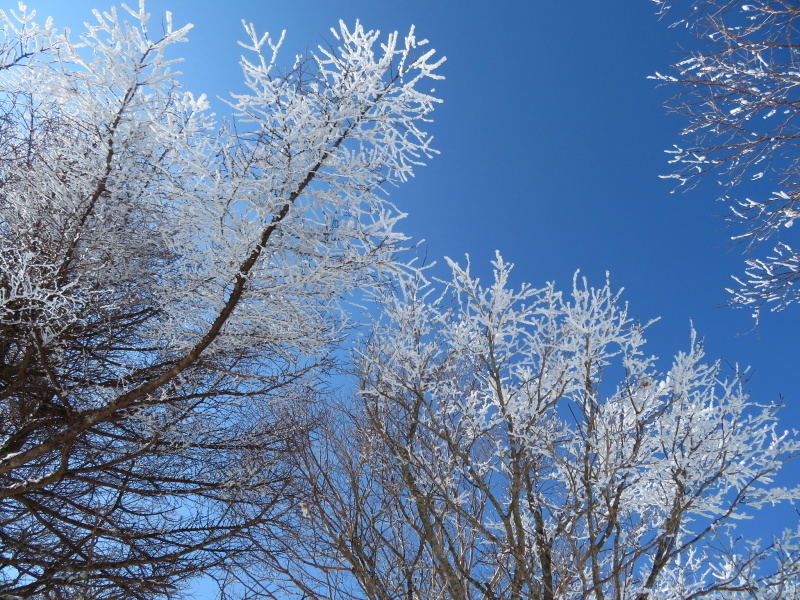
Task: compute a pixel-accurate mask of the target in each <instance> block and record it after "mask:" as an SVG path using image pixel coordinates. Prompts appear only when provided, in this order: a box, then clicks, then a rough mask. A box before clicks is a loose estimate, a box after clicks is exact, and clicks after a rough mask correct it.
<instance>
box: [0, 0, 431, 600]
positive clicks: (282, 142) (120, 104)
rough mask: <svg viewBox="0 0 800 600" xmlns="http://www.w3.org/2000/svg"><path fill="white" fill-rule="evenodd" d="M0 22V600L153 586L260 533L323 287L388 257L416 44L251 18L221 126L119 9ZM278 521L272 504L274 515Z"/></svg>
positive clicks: (334, 314)
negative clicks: (285, 65)
mask: <svg viewBox="0 0 800 600" xmlns="http://www.w3.org/2000/svg"><path fill="white" fill-rule="evenodd" d="M95 17H96V22H95V23H94V24H93V25H91V26H89V27H88V29H87V30H86V32H85V33H84V34H83V35H82V36H81V37H80V39H73V38H71V37H70V36H69V34H68V33H59V32H58V31H57V30H56V29H55V28H54V27H53V25H52V23H50V22H49V21H48V22H47V23H45V24H44V25H37V24H36V22H35V20H34V13H31V12H27V11H26V10H24V9H23V8H20V11H18V12H16V13H13V12H12V13H0V21H2V25H3V30H2V49H3V52H2V55H0V57H1V58H2V61H3V69H2V71H0V114H2V119H0V136H1V137H0V246H2V253H1V254H0V596H2V597H4V598H14V597H26V598H48V599H49V598H151V597H159V596H160V597H163V596H172V595H175V594H177V593H178V592H179V591H180V587H181V585H182V584H183V583H184V582H185V581H187V580H188V579H190V578H191V577H193V576H196V575H197V574H198V573H206V574H208V573H211V574H214V573H215V572H216V571H215V569H219V570H223V569H225V568H227V566H229V565H232V564H236V563H237V561H243V560H244V559H243V558H242V557H243V555H244V554H245V553H247V552H249V551H250V550H251V549H252V548H253V547H261V548H269V547H271V545H272V544H277V543H279V542H278V538H277V537H276V536H277V534H278V533H279V531H280V529H281V527H282V526H283V525H282V524H283V523H284V521H285V520H286V515H287V514H290V513H291V511H290V509H292V510H293V508H294V506H295V504H296V500H295V498H294V497H293V493H294V492H293V490H296V489H299V488H298V485H297V482H296V477H297V470H296V465H295V464H294V463H293V462H292V460H291V459H292V457H293V456H294V455H295V454H296V453H298V452H299V451H300V450H302V449H303V444H304V443H305V442H304V440H306V439H307V431H308V427H309V422H308V417H307V416H306V415H308V414H309V411H308V407H309V403H310V402H313V400H314V397H315V393H317V390H318V386H319V382H320V379H321V378H323V377H324V376H325V372H326V369H328V368H329V366H330V350H331V348H332V345H333V344H335V343H336V341H337V340H338V339H340V337H341V335H342V333H343V331H344V327H345V324H346V323H345V313H344V312H343V308H342V306H343V305H342V303H341V302H340V298H342V294H343V293H346V292H349V291H351V290H353V289H354V288H356V287H358V286H363V285H371V284H374V283H375V282H377V281H378V280H379V279H380V278H381V277H382V276H383V275H385V274H387V273H393V272H394V271H396V270H397V269H398V268H399V267H398V266H397V263H396V261H395V253H396V252H397V250H398V248H399V247H400V245H402V244H403V241H404V240H405V238H404V237H403V236H402V235H401V234H399V233H397V232H396V231H395V229H394V227H395V225H396V222H397V220H398V219H399V218H400V215H399V214H398V213H397V211H395V209H394V208H393V206H392V205H391V204H390V203H388V202H387V201H386V200H385V199H384V197H383V195H382V194H383V191H382V190H381V189H379V188H381V187H384V186H386V185H391V184H396V183H399V182H401V181H403V180H404V179H405V178H406V177H407V176H408V175H409V174H410V173H411V170H412V168H413V167H415V166H417V165H419V164H421V160H422V159H424V157H426V156H429V155H430V154H431V150H429V148H428V144H429V137H428V136H427V134H426V133H425V132H424V131H422V130H421V129H420V124H421V123H422V122H423V121H425V119H426V118H427V116H428V115H429V113H430V111H431V110H432V108H433V105H434V102H436V100H435V99H434V98H432V97H431V96H430V95H428V94H426V93H423V92H421V91H419V89H418V88H419V84H420V83H421V82H424V81H426V80H428V79H429V78H436V77H437V76H436V75H435V72H434V71H435V68H436V67H437V65H438V64H439V62H440V61H439V62H437V61H435V60H433V58H432V55H433V53H432V51H420V50H419V48H420V46H422V44H423V43H424V42H418V41H417V40H416V39H415V37H414V35H413V31H412V33H410V34H409V35H408V36H407V37H405V39H403V38H400V37H398V35H397V34H396V33H395V34H392V35H389V36H388V38H385V39H384V40H383V41H382V45H381V46H380V49H379V50H376V49H375V46H376V44H377V42H378V39H379V36H378V33H377V32H373V31H367V30H365V29H364V28H363V27H362V26H361V25H360V24H356V26H355V28H352V29H349V28H347V27H346V26H345V25H344V24H342V25H341V26H340V28H339V29H338V30H336V31H334V32H333V35H334V36H335V38H336V41H335V43H336V47H335V48H334V47H329V48H320V50H319V51H318V52H317V53H315V54H312V55H311V56H310V58H309V59H308V60H306V61H303V62H298V63H297V64H295V65H294V67H293V68H292V69H290V70H288V71H287V72H281V71H280V70H279V68H278V66H277V64H276V55H277V52H278V48H279V46H280V41H279V42H273V41H272V40H271V39H270V38H269V36H268V35H261V34H259V33H257V32H256V30H255V28H254V27H253V26H251V25H248V26H247V27H246V30H247V41H246V42H245V43H243V44H242V45H243V46H244V47H245V48H246V49H247V51H248V52H250V56H251V57H252V58H251V59H248V60H244V61H243V62H242V68H243V71H244V79H245V83H246V85H247V90H248V91H246V92H245V93H242V94H239V95H234V96H233V97H232V98H231V99H230V101H229V104H230V106H231V108H232V113H233V121H230V122H228V121H222V122H218V121H217V120H216V117H215V115H214V113H211V112H210V109H209V105H208V102H207V101H206V99H205V97H204V96H200V97H196V96H194V95H192V94H191V93H188V92H184V91H182V90H181V89H180V84H179V81H178V80H177V79H176V77H177V74H176V73H175V72H174V71H173V67H174V63H175V60H173V59H170V58H168V57H167V56H166V54H167V53H168V52H170V51H172V49H173V47H174V45H175V44H176V43H178V42H182V41H184V40H185V38H186V34H187V32H188V31H189V28H190V26H186V27H182V28H174V27H173V26H172V23H171V20H170V18H169V15H167V21H166V22H167V25H166V31H165V32H164V33H163V35H161V34H159V35H157V36H155V37H153V32H152V30H151V29H150V28H149V27H148V19H149V15H148V14H147V13H146V12H145V9H144V5H143V3H140V5H139V9H138V10H130V9H127V8H126V9H125V10H124V11H122V14H119V13H118V12H117V11H116V10H112V11H110V12H106V13H100V12H96V13H95ZM291 514H293V513H291Z"/></svg>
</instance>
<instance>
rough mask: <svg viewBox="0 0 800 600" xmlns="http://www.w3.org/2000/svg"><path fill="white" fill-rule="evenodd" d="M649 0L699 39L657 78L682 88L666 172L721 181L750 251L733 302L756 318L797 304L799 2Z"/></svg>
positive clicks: (688, 179) (684, 179) (688, 180)
mask: <svg viewBox="0 0 800 600" xmlns="http://www.w3.org/2000/svg"><path fill="white" fill-rule="evenodd" d="M656 3H657V4H658V5H659V6H660V9H661V12H662V13H667V12H669V14H670V18H673V20H676V23H675V24H676V25H680V26H682V27H687V28H689V29H690V30H691V31H692V32H694V33H695V34H696V37H697V46H696V47H695V48H694V49H692V50H691V51H690V52H688V55H687V56H686V58H685V59H684V60H682V61H681V62H679V63H678V64H676V65H674V67H673V71H672V73H670V74H668V75H662V74H656V76H655V77H654V78H655V79H658V80H660V81H664V82H668V83H669V84H670V85H673V84H674V85H677V86H679V88H680V91H679V92H678V93H677V94H676V95H675V96H674V97H673V98H672V99H671V100H670V102H669V104H668V106H669V107H670V108H671V109H672V110H674V111H675V112H678V113H680V114H681V115H684V116H685V117H686V118H687V120H688V125H687V126H686V127H685V129H684V130H683V132H682V133H683V135H684V136H686V137H687V138H688V143H687V145H686V147H677V146H676V147H675V149H674V150H672V151H671V153H672V160H671V163H672V164H674V165H675V172H674V173H673V174H672V175H670V176H669V177H673V178H676V179H678V180H679V182H680V184H681V185H685V184H688V185H693V184H694V183H696V182H697V181H698V180H699V179H701V178H703V177H705V176H706V175H708V176H709V177H712V178H713V179H714V180H716V181H717V182H718V183H719V185H721V186H722V187H723V188H724V192H723V195H722V200H724V201H725V202H726V203H727V204H728V205H729V206H730V209H731V213H730V214H731V217H730V218H731V220H732V221H734V222H735V223H736V224H737V229H736V232H735V234H734V236H733V239H735V240H741V241H742V242H743V243H744V245H745V248H746V252H747V254H748V256H747V258H746V261H745V263H746V270H745V273H744V274H743V275H741V276H739V277H735V278H734V279H735V280H736V283H737V285H736V286H734V287H733V289H731V290H729V291H730V292H731V293H732V300H733V303H734V304H736V305H741V306H747V307H750V308H751V309H752V310H753V314H754V316H756V317H757V316H758V314H759V313H760V311H761V310H762V309H764V308H768V309H770V310H773V311H775V310H782V309H784V308H785V307H786V306H787V305H789V304H792V303H796V302H798V301H800V292H799V291H798V288H797V284H798V282H800V254H799V253H798V250H797V245H798V244H797V241H796V240H795V232H796V229H795V228H792V225H793V224H794V221H795V219H796V218H798V217H800V204H798V202H800V178H798V165H800V162H798V161H800V152H799V151H798V148H799V147H800V146H798V143H797V140H798V137H799V136H800V122H798V115H800V104H799V102H800V71H798V65H800V31H799V30H798V25H800V20H798V17H800V7H798V6H797V5H796V3H793V2H787V1H783V0H779V1H775V0H754V1H752V2H750V1H749V0H748V2H743V1H739V0H735V1H734V0H725V1H719V0H687V1H686V2H681V1H680V0H678V1H676V2H673V1H671V0H656ZM673 5H674V6H673ZM671 8H675V9H676V10H674V11H671V12H670V9H671ZM673 14H676V15H679V16H677V17H672V15H673ZM742 184H746V185H742ZM739 186H742V187H741V188H739V189H738V191H737V190H736V189H735V188H738V187H739ZM736 193H738V194H742V195H745V197H744V198H743V197H741V196H739V197H737V196H735V195H734V194H736Z"/></svg>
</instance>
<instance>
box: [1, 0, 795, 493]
mask: <svg viewBox="0 0 800 600" xmlns="http://www.w3.org/2000/svg"><path fill="white" fill-rule="evenodd" d="M134 1H135V0H134ZM8 4H10V3H9V2H8V0H6V5H8ZM30 4H31V7H33V8H38V9H39V11H40V13H41V14H42V15H44V14H50V15H53V16H54V17H55V18H56V23H57V24H59V25H62V26H63V25H69V26H70V27H71V28H72V29H73V30H76V29H79V28H80V23H81V22H83V21H85V20H87V19H88V18H90V12H89V11H90V9H91V8H93V7H95V6H98V7H101V8H108V6H110V1H109V0H70V1H69V2H66V1H64V0H39V1H38V2H36V1H35V0H31V2H30ZM147 6H148V8H149V10H150V11H151V12H152V13H153V14H154V17H153V18H154V23H155V22H157V20H158V19H160V15H161V14H163V12H164V11H165V10H171V11H172V12H173V15H174V20H175V22H176V24H183V23H186V22H191V23H194V24H195V29H194V30H193V32H192V33H191V34H190V39H191V41H190V43H188V44H186V45H184V46H182V47H181V48H180V50H181V52H183V54H184V56H185V57H186V58H187V60H186V62H185V63H184V64H183V65H182V67H181V68H182V70H183V71H184V73H185V78H184V81H185V82H186V86H187V87H188V88H189V89H191V90H192V91H194V92H207V93H209V95H210V96H214V95H216V94H225V92H226V90H228V89H231V90H236V89H241V83H240V82H241V78H240V72H239V69H238V64H237V62H238V57H239V55H240V51H241V48H240V47H239V46H238V45H237V44H236V41H237V40H238V39H242V28H241V19H246V20H248V21H252V22H254V23H255V24H256V26H257V27H258V28H259V29H260V30H261V31H264V30H267V31H270V32H272V33H274V34H276V36H277V35H279V33H280V31H281V30H282V29H286V30H287V42H286V45H285V48H284V59H285V63H284V64H287V66H288V63H290V62H291V57H292V55H293V54H294V53H296V52H302V51H304V50H305V49H306V48H307V47H311V48H313V47H315V46H316V44H318V43H320V41H321V39H322V36H325V35H326V34H327V33H328V29H329V28H330V27H332V26H335V25H336V23H337V22H338V20H339V19H343V20H345V21H346V22H347V23H352V22H354V21H355V20H356V19H360V20H361V21H362V23H364V25H365V26H366V27H368V28H377V29H380V30H381V31H384V32H388V31H393V30H395V29H398V30H400V31H401V32H405V31H407V29H408V27H409V26H410V25H412V24H415V25H416V26H417V33H418V35H419V36H420V37H426V38H428V39H430V40H431V45H432V46H433V47H435V48H436V49H437V51H439V53H440V54H442V55H445V56H447V59H448V60H447V63H446V64H445V65H444V66H443V68H442V72H443V73H444V75H445V76H446V77H447V79H446V81H442V82H438V83H437V94H438V95H439V96H440V97H441V98H443V99H444V103H443V104H442V105H441V106H440V108H439V109H438V111H437V113H436V115H435V123H433V124H431V128H430V129H431V130H432V131H433V133H434V135H435V137H436V141H435V144H434V145H435V147H436V148H437V149H438V150H440V151H441V155H440V156H438V157H436V158H435V159H434V160H432V161H430V163H429V164H428V166H426V167H424V168H422V169H420V170H419V171H418V173H417V177H416V178H415V179H414V180H412V181H411V182H410V183H409V184H407V185H405V186H404V187H402V188H400V189H398V190H397V191H396V192H394V193H393V196H392V198H393V200H394V202H395V203H396V204H397V206H398V207H399V208H400V209H401V210H403V211H405V212H408V213H409V217H408V219H407V220H406V222H405V225H404V227H403V228H402V229H403V231H405V232H406V233H407V234H409V235H411V236H412V237H413V238H415V239H420V238H424V239H425V240H427V256H428V259H429V261H430V260H439V259H441V257H442V256H444V255H447V256H450V257H452V258H454V259H460V258H462V257H463V256H464V254H466V253H469V254H470V256H471V258H472V261H473V265H474V266H475V267H476V269H477V270H478V271H479V272H484V273H486V274H487V275H488V274H489V267H488V265H489V261H490V260H491V258H492V257H493V255H494V251H495V250H496V249H499V250H500V251H501V253H502V254H503V256H504V257H505V258H506V259H507V260H508V261H511V262H514V263H516V269H515V273H516V277H517V280H518V281H529V282H531V283H533V284H534V285H540V284H542V283H544V282H545V281H547V280H555V281H557V282H558V283H559V284H560V287H561V288H562V289H564V288H568V287H569V285H570V283H571V279H572V276H573V273H574V272H575V271H576V270H577V269H580V270H581V272H582V273H583V274H585V275H586V276H588V277H589V279H590V281H591V282H595V283H596V284H597V285H601V284H602V282H603V279H604V277H605V275H604V274H605V272H606V271H609V272H610V274H611V279H612V283H613V284H614V285H615V286H619V287H625V288H626V292H625V294H624V298H626V299H627V300H628V301H629V302H630V305H631V309H632V312H633V313H634V314H636V315H638V316H639V317H640V318H641V319H642V320H644V321H646V320H649V319H651V318H653V317H659V316H660V317H661V318H662V319H661V321H660V322H659V323H657V324H655V325H654V326H653V327H652V329H651V331H650V335H649V336H648V339H650V340H651V345H650V352H651V353H653V354H656V355H658V356H661V357H663V358H664V359H665V363H664V364H663V367H664V369H667V368H668V367H669V361H668V358H669V357H670V356H671V355H672V354H674V353H675V352H676V351H678V350H679V349H684V348H686V347H687V346H688V342H689V328H690V320H691V321H692V322H693V323H694V326H695V327H696V329H697V330H698V332H699V333H700V334H701V335H702V336H704V337H705V339H706V349H707V352H708V355H709V356H710V357H712V358H717V357H719V358H722V359H724V360H726V361H729V362H731V363H739V364H740V365H749V366H750V367H751V368H752V371H753V377H752V379H751V382H750V389H751V391H752V393H753V394H754V396H755V397H756V398H757V399H758V400H761V401H764V402H769V401H775V400H778V399H779V397H780V396H783V397H784V398H785V401H786V404H787V408H786V410H785V411H784V418H785V423H786V427H787V428H792V427H800V365H799V364H798V358H800V337H799V336H798V335H797V331H798V325H800V307H797V308H794V309H790V310H787V311H785V312H783V313H779V314H766V315H765V316H764V317H763V318H762V321H761V324H760V327H759V328H758V330H756V331H754V332H751V333H747V332H748V331H749V330H751V328H752V327H753V322H752V320H751V319H750V317H749V315H748V314H747V313H746V311H743V310H734V309H731V308H727V307H724V304H725V303H726V302H727V299H728V298H727V295H726V293H725V291H724V288H725V287H726V286H729V285H731V280H730V275H731V274H732V273H739V272H740V271H741V268H742V264H741V255H740V252H739V249H737V248H733V247H732V245H731V242H730V241H729V237H730V234H731V232H730V231H726V230H725V223H724V221H723V220H722V219H721V218H719V216H718V215H720V214H723V213H724V212H725V211H726V208H725V206H723V205H722V204H721V203H719V202H715V201H714V198H715V194H716V191H717V190H716V189H715V188H714V187H712V186H711V185H701V186H699V187H698V188H697V189H695V190H694V191H691V192H688V193H683V192H678V193H674V194H672V193H671V191H672V187H671V186H672V183H671V182H669V181H665V180H661V179H659V178H658V175H659V174H665V173H667V172H668V171H669V166H668V165H667V155H666V154H664V150H665V149H668V148H670V147H671V146H672V144H676V143H679V142H680V138H679V136H678V131H679V129H680V127H681V125H682V124H683V121H682V119H681V118H680V117H678V116H676V115H669V114H667V113H666V111H665V110H664V109H663V108H662V107H661V104H662V103H663V102H664V101H665V100H666V98H667V97H668V96H669V95H670V91H669V90H668V89H665V88H659V87H657V86H656V85H655V83H654V82H653V81H651V80H648V79H647V76H648V75H650V74H652V73H653V72H655V71H657V70H658V71H662V72H664V71H667V70H668V68H669V65H670V64H672V63H674V62H677V61H678V60H679V59H680V57H681V53H680V50H679V44H680V43H682V44H684V45H687V46H690V45H691V43H692V42H691V39H690V38H688V37H686V34H685V33H682V32H681V31H677V30H675V29H669V28H668V27H667V23H666V22H664V21H659V20H658V18H657V17H656V15H655V13H654V10H655V9H654V7H655V5H654V4H653V3H652V2H650V1H649V0H624V1H623V0H611V1H609V2H597V0H574V1H573V2H569V3H563V2H553V1H552V0H528V1H526V2H522V1H516V2H509V1H504V0H497V2H495V3H493V4H489V3H486V2H476V1H473V0H461V1H459V2H456V1H455V0H425V1H423V0H402V1H400V0H398V1H395V2H388V1H385V0H335V1H331V0H281V1H278V0H224V1H220V0H194V1H190V0H150V1H149V2H148V5H147ZM216 109H217V111H218V112H220V113H224V111H225V107H224V105H223V104H222V103H221V102H218V103H217V104H216ZM742 193H744V191H742ZM742 334H745V335H742ZM790 470H793V471H794V472H795V474H797V475H798V478H800V469H798V468H797V467H794V468H792V469H790Z"/></svg>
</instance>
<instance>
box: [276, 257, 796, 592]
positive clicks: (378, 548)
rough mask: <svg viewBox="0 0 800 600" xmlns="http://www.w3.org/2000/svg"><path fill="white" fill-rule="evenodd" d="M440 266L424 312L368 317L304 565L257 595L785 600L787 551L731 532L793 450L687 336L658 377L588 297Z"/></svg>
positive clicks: (407, 309)
mask: <svg viewBox="0 0 800 600" xmlns="http://www.w3.org/2000/svg"><path fill="white" fill-rule="evenodd" d="M451 266H452V272H453V274H452V279H451V280H450V281H449V282H447V283H446V288H445V290H444V292H443V293H441V294H440V293H439V292H436V291H435V286H433V285H431V284H429V283H427V282H426V281H424V279H423V278H422V277H421V276H418V277H416V278H412V279H408V280H406V281H405V282H404V283H403V285H402V286H399V288H398V289H397V290H396V292H394V293H382V294H381V295H380V296H379V298H378V302H379V303H380V305H381V306H382V311H381V313H380V315H379V316H378V317H377V318H376V320H375V322H374V325H373V328H372V331H371V335H369V337H368V338H367V340H366V341H365V343H364V345H363V347H362V349H361V351H360V352H359V353H358V354H357V356H356V363H357V374H358V376H359V380H360V384H359V390H358V396H357V397H355V398H354V399H353V400H352V401H351V403H350V404H348V405H347V406H345V407H344V409H343V410H342V411H341V413H342V414H345V415H347V416H344V417H339V418H338V419H337V418H336V417H332V418H331V421H330V422H329V429H328V432H327V435H326V436H323V437H322V438H321V439H320V443H319V448H318V450H317V452H316V453H315V454H314V455H312V458H310V459H309V464H308V466H307V470H308V472H309V477H310V481H309V488H310V489H313V490H314V491H315V494H314V495H313V496H312V499H311V500H310V501H309V504H310V506H309V508H308V509H307V511H306V515H307V516H306V522H307V530H308V532H309V534H310V535H309V538H308V539H307V540H306V543H307V545H303V544H295V545H294V546H293V547H292V549H291V550H293V551H294V552H295V557H294V562H283V563H280V564H274V565H272V571H271V572H270V576H271V577H272V578H273V580H275V581H280V580H281V578H283V579H284V580H291V576H292V575H294V576H295V578H296V577H297V573H303V582H304V585H306V586H307V588H304V589H313V590H314V593H315V594H316V596H315V597H317V598H340V597H352V598H400V597H403V598H448V599H460V600H478V599H480V600H485V599H488V598H493V599H498V600H500V599H502V600H522V599H524V598H536V599H540V600H556V599H558V600H586V599H597V600H600V599H603V598H604V599H608V600H611V599H613V600H689V599H694V598H713V599H714V600H751V599H753V598H756V599H758V600H779V599H785V598H796V597H797V594H798V592H800V590H798V587H797V586H798V581H800V543H799V542H800V534H798V531H799V530H798V529H797V528H795V529H792V530H789V531H787V532H786V533H785V534H783V535H782V536H781V537H779V538H778V539H774V540H768V539H762V542H761V543H753V544H750V543H748V542H746V541H744V540H742V539H740V535H741V533H740V532H738V531H737V529H736V527H735V525H736V524H737V523H738V522H739V519H742V518H752V517H754V516H755V517H756V518H758V517H757V511H758V509H759V508H760V507H763V506H771V505H772V504H775V503H788V502H792V501H796V500H798V499H800V490H799V489H798V488H793V489H787V488H784V487H780V485H779V478H778V475H779V472H780V469H781V467H782V466H783V464H784V463H785V462H786V461H787V460H788V459H790V458H791V457H794V456H797V453H798V451H799V450H800V443H798V440H797V439H796V437H795V436H794V435H793V434H790V433H785V432H781V431H780V430H779V429H778V423H777V418H776V411H777V407H776V406H773V405H763V404H758V403H757V402H754V401H753V400H751V399H749V398H748V396H747V394H746V393H745V392H744V391H743V389H742V386H741V383H742V381H741V378H740V376H739V375H740V374H738V373H733V377H732V378H730V379H725V378H724V377H723V375H722V368H721V366H720V364H719V363H715V362H710V363H709V362H706V360H705V358H704V355H703V350H702V346H701V343H700V341H699V340H698V339H697V338H696V336H695V335H694V334H692V336H691V341H690V344H689V348H688V350H686V351H684V352H679V353H678V354H676V356H675V357H674V359H673V361H672V365H671V366H670V367H668V368H667V369H666V370H662V369H660V368H659V367H658V365H657V363H658V361H657V360H656V358H655V357H653V356H650V355H649V354H648V353H647V350H646V346H645V338H644V334H645V332H646V328H647V325H641V324H639V323H637V322H636V321H634V320H633V319H632V318H631V317H630V315H629V313H628V310H627V306H626V305H624V304H622V303H621V302H620V300H619V293H618V292H615V291H613V290H612V288H611V287H610V286H609V284H608V283H606V284H605V285H604V286H602V287H600V288H591V287H589V286H588V285H587V284H586V282H585V281H584V280H580V279H578V278H577V277H576V280H575V281H574V283H573V287H572V290H571V294H566V293H562V292H560V291H558V290H557V289H556V288H555V287H554V286H553V285H547V286H544V287H542V288H538V289H537V288H533V287H530V286H522V287H520V288H518V289H515V288H512V287H511V286H510V285H509V274H510V270H511V268H510V266H509V265H508V264H506V263H504V262H503V261H502V259H500V258H499V256H498V258H497V260H496V262H495V265H494V266H495V273H494V275H495V277H494V281H493V282H490V283H489V284H488V285H482V284H481V283H480V282H479V281H478V279H477V278H476V277H475V276H473V275H472V274H471V273H470V269H469V267H466V268H465V267H462V266H459V265H457V264H454V263H451ZM321 536H322V537H321ZM323 541H324V542H325V543H323ZM308 565H311V566H310V567H309V566H308ZM343 569H346V570H347V572H348V573H349V575H348V577H350V578H355V579H356V580H357V581H358V583H359V587H358V588H355V587H354V586H347V585H346V584H347V581H348V579H347V577H341V576H338V574H339V573H340V572H341V570H343ZM337 576H338V577H339V579H337ZM315 578H316V581H315V583H316V586H313V587H312V585H311V583H310V582H311V581H314V580H315ZM287 589H291V587H289V588H287ZM295 589H296V588H295ZM343 589H347V590H353V591H352V594H351V595H350V596H347V595H345V594H343V593H342V592H341V590H343ZM297 597H299V594H298V596H297Z"/></svg>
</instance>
